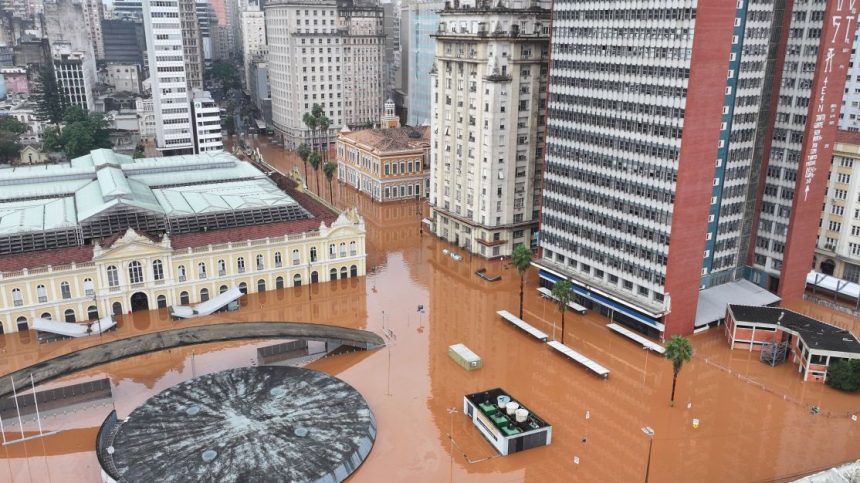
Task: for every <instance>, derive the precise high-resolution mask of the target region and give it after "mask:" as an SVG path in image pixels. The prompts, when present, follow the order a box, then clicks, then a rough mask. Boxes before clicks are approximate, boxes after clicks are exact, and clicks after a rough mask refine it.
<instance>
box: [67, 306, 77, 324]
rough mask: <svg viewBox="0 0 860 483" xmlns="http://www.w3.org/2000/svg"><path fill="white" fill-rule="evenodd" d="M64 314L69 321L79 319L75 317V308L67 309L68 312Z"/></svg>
mask: <svg viewBox="0 0 860 483" xmlns="http://www.w3.org/2000/svg"><path fill="white" fill-rule="evenodd" d="M64 315H65V316H66V322H69V323H75V322H77V320H76V319H75V310H74V309H66V312H65V313H64Z"/></svg>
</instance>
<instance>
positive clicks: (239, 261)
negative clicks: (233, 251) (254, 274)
mask: <svg viewBox="0 0 860 483" xmlns="http://www.w3.org/2000/svg"><path fill="white" fill-rule="evenodd" d="M236 267H238V268H239V273H245V258H244V257H239V258H237V259H236Z"/></svg>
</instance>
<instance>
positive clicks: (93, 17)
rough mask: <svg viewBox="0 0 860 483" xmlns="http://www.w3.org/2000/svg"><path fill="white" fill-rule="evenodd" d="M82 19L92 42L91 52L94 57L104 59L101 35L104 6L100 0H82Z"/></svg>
mask: <svg viewBox="0 0 860 483" xmlns="http://www.w3.org/2000/svg"><path fill="white" fill-rule="evenodd" d="M81 5H82V6H83V11H84V20H85V22H86V26H87V32H88V36H89V38H90V42H91V43H92V44H93V53H94V54H95V56H96V59H99V60H101V59H104V56H105V45H104V38H103V37H102V19H103V18H104V6H103V5H102V2H101V0H82V1H81Z"/></svg>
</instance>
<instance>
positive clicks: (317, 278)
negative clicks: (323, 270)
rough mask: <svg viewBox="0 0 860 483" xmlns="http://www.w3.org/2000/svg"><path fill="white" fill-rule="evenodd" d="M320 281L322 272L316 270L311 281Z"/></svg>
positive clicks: (312, 273)
mask: <svg viewBox="0 0 860 483" xmlns="http://www.w3.org/2000/svg"><path fill="white" fill-rule="evenodd" d="M319 281H320V274H319V273H317V272H315V271H314V272H311V283H319Z"/></svg>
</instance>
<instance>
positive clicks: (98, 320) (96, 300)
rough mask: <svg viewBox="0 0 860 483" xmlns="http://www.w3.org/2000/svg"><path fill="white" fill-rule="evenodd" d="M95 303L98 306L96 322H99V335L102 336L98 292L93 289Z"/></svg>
mask: <svg viewBox="0 0 860 483" xmlns="http://www.w3.org/2000/svg"><path fill="white" fill-rule="evenodd" d="M93 305H94V306H95V308H96V323H97V324H99V337H101V336H102V318H101V317H99V301H98V299H96V292H95V291H93Z"/></svg>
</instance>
